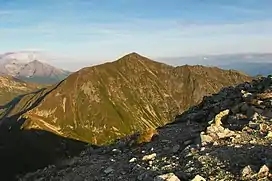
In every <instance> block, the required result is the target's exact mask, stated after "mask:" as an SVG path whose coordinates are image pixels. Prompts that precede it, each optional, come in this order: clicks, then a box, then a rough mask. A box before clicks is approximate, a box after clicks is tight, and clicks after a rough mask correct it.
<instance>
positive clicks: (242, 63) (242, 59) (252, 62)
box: [159, 53, 272, 76]
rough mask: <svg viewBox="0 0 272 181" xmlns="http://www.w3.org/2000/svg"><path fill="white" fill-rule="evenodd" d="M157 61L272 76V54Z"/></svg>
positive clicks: (207, 56)
mask: <svg viewBox="0 0 272 181" xmlns="http://www.w3.org/2000/svg"><path fill="white" fill-rule="evenodd" d="M159 60H161V61H163V62H168V63H169V64H173V65H184V64H188V65H197V64H199V65H206V66H216V67H220V68H223V69H234V70H239V71H243V72H245V73H246V74H248V75H251V76H256V75H269V74H272V53H245V54H223V55H203V56H191V57H168V58H167V57H165V58H160V59H159Z"/></svg>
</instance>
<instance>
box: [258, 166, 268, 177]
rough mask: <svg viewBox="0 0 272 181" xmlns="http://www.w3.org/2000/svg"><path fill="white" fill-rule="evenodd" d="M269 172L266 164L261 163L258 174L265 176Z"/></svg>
mask: <svg viewBox="0 0 272 181" xmlns="http://www.w3.org/2000/svg"><path fill="white" fill-rule="evenodd" d="M268 174H269V168H268V167H267V166H266V165H263V166H262V167H261V168H260V170H259V172H258V176H259V177H260V178H263V177H266V176H267V175H268Z"/></svg>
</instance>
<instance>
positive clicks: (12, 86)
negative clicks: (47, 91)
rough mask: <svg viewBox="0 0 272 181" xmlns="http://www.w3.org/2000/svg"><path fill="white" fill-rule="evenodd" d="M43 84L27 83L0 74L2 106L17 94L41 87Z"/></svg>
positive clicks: (0, 102)
mask: <svg viewBox="0 0 272 181" xmlns="http://www.w3.org/2000/svg"><path fill="white" fill-rule="evenodd" d="M41 87H42V86H41V85H38V84H33V83H26V82H24V81H21V80H19V79H16V78H14V77H11V76H0V106H1V105H4V104H6V103H8V102H9V101H11V100H12V99H14V98H15V97H16V96H19V95H21V94H26V93H29V92H32V91H34V90H37V89H39V88H41Z"/></svg>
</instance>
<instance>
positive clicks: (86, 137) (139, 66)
mask: <svg viewBox="0 0 272 181" xmlns="http://www.w3.org/2000/svg"><path fill="white" fill-rule="evenodd" d="M250 80H251V78H250V77H248V76H246V75H244V74H241V73H239V72H236V71H225V70H221V69H218V68H209V67H203V66H181V67H171V66H168V65H166V64H162V63H158V62H155V61H152V60H150V59H148V58H145V57H143V56H140V55H138V54H136V53H131V54H128V55H126V56H124V57H122V58H120V59H119V60H117V61H114V62H109V63H105V64H102V65H98V66H94V67H88V68H84V69H81V70H80V71H78V72H75V73H73V74H71V75H70V76H69V77H68V78H67V79H65V80H64V81H62V82H60V83H59V84H57V85H54V86H51V87H49V88H47V89H44V90H42V91H39V92H38V93H36V94H29V95H26V96H24V97H22V98H21V99H20V100H19V101H18V103H15V104H13V105H11V106H10V107H6V108H4V109H2V117H5V118H9V117H11V116H14V115H20V116H19V118H22V117H24V118H26V121H25V122H24V124H23V125H22V128H23V129H41V130H46V131H49V132H52V133H55V134H57V135H60V136H63V137H68V138H73V139H76V140H81V141H85V142H89V143H93V144H104V143H108V142H109V141H111V140H113V139H116V138H120V137H122V136H124V135H127V134H131V133H133V132H135V131H138V130H144V129H146V128H150V127H151V128H155V127H158V126H162V125H164V124H166V123H169V122H171V121H172V120H173V118H174V116H175V115H177V114H179V113H181V112H183V111H184V110H186V109H188V108H189V107H190V106H192V105H194V104H196V103H199V102H200V101H201V100H202V98H203V96H204V95H209V94H212V93H215V92H218V91H219V90H220V89H221V88H222V87H225V86H230V85H234V84H237V83H240V82H244V81H250ZM3 115H4V116H3ZM19 118H18V119H19Z"/></svg>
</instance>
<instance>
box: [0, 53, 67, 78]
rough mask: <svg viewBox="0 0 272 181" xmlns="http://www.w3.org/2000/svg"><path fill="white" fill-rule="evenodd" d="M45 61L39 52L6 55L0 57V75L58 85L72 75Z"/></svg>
mask: <svg viewBox="0 0 272 181" xmlns="http://www.w3.org/2000/svg"><path fill="white" fill-rule="evenodd" d="M40 60H41V61H40ZM44 61H45V60H44V58H43V57H42V56H41V55H39V54H38V53H37V52H11V53H6V54H3V55H0V74H4V75H9V76H13V77H16V78H19V79H22V80H25V81H30V82H37V83H56V82H59V81H61V80H63V79H64V78H66V77H67V76H68V75H69V74H70V72H68V71H65V70H62V69H58V68H55V67H53V66H51V65H49V64H47V63H44Z"/></svg>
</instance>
